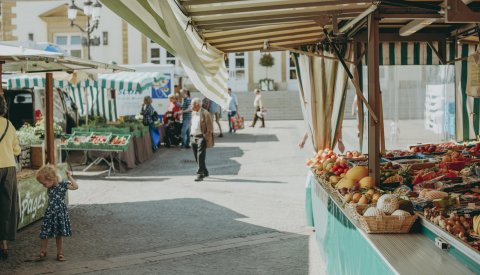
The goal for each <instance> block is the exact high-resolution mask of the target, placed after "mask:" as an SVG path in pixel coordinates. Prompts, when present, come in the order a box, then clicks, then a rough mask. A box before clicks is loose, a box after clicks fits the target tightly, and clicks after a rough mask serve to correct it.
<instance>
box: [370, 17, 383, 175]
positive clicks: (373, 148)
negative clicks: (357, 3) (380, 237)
mask: <svg viewBox="0 0 480 275" xmlns="http://www.w3.org/2000/svg"><path fill="white" fill-rule="evenodd" d="M379 21H380V18H379V16H378V12H377V11H376V12H374V13H371V14H369V15H368V102H370V104H371V106H372V107H371V108H373V110H374V112H375V113H377V114H379V113H380V106H381V105H380V102H381V100H382V99H381V96H380V73H379V66H380V63H379V58H378V45H379V42H380V40H379V26H378V25H379ZM380 128H381V125H380V124H379V123H378V122H377V121H376V120H374V119H373V117H372V116H370V117H369V123H368V170H369V175H370V176H371V177H372V179H373V182H375V183H378V182H379V180H380V140H381V136H380Z"/></svg>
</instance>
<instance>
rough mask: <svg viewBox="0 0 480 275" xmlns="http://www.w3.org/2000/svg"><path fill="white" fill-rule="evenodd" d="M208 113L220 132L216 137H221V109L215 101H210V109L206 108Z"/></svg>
mask: <svg viewBox="0 0 480 275" xmlns="http://www.w3.org/2000/svg"><path fill="white" fill-rule="evenodd" d="M208 112H209V113H210V116H211V117H212V119H215V122H216V123H217V125H218V129H219V131H220V134H219V135H218V137H223V133H222V126H221V125H220V118H221V117H222V107H220V105H218V104H217V103H216V102H215V101H213V100H210V107H209V108H208Z"/></svg>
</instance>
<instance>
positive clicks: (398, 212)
mask: <svg viewBox="0 0 480 275" xmlns="http://www.w3.org/2000/svg"><path fill="white" fill-rule="evenodd" d="M392 216H400V217H408V216H410V213H408V212H407V211H403V210H401V209H397V210H395V211H393V213H392Z"/></svg>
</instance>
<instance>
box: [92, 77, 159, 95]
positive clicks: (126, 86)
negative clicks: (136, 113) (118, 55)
mask: <svg viewBox="0 0 480 275" xmlns="http://www.w3.org/2000/svg"><path fill="white" fill-rule="evenodd" d="M163 79H164V76H162V74H160V73H158V72H121V73H114V74H102V75H99V76H98V83H97V85H95V87H99V88H101V89H115V90H117V91H121V90H127V91H137V92H141V91H144V90H146V89H148V88H150V87H152V83H153V82H156V81H159V80H163Z"/></svg>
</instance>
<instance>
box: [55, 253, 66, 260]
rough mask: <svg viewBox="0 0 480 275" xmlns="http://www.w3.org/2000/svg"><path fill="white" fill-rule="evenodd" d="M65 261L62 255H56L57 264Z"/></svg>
mask: <svg viewBox="0 0 480 275" xmlns="http://www.w3.org/2000/svg"><path fill="white" fill-rule="evenodd" d="M66 260H67V259H65V256H63V254H58V255H57V261H59V262H65V261H66Z"/></svg>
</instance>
